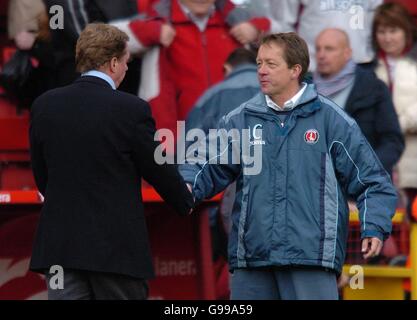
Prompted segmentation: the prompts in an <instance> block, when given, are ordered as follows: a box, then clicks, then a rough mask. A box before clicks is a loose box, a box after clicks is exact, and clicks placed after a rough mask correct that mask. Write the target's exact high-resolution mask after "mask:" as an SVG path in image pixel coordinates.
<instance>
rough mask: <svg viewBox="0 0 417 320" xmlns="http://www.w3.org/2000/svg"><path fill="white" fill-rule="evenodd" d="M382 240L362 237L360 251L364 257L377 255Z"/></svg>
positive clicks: (380, 248)
mask: <svg viewBox="0 0 417 320" xmlns="http://www.w3.org/2000/svg"><path fill="white" fill-rule="evenodd" d="M382 245H383V242H382V241H381V240H380V239H378V238H376V237H372V238H364V239H363V240H362V253H363V258H364V259H369V258H373V257H376V256H378V255H379V253H380V252H381V250H382Z"/></svg>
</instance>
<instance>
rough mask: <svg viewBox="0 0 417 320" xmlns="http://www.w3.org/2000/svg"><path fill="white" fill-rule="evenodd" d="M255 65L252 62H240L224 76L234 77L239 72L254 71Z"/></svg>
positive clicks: (255, 69)
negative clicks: (240, 63)
mask: <svg viewBox="0 0 417 320" xmlns="http://www.w3.org/2000/svg"><path fill="white" fill-rule="evenodd" d="M257 69H258V68H257V67H256V65H254V64H250V63H245V64H242V65H240V66H238V67H236V68H234V69H233V70H232V72H230V73H229V75H228V76H227V77H226V79H230V78H233V77H236V76H237V75H239V74H242V73H245V72H256V71H257Z"/></svg>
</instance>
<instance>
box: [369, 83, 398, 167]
mask: <svg viewBox="0 0 417 320" xmlns="http://www.w3.org/2000/svg"><path fill="white" fill-rule="evenodd" d="M378 82H379V86H378V88H377V90H378V92H380V93H381V97H380V99H379V101H378V106H377V110H378V111H377V119H376V120H377V121H376V123H375V126H376V128H375V129H376V134H377V136H378V145H377V146H376V147H375V153H376V154H377V155H378V158H379V159H380V160H381V162H382V164H383V166H384V168H385V169H386V170H387V171H389V172H391V171H392V167H393V166H394V165H395V164H396V163H397V161H398V160H399V159H400V157H401V154H402V152H403V151H404V137H403V134H402V132H401V129H400V124H399V122H398V117H397V113H396V112H395V109H394V104H393V102H392V98H391V95H390V93H389V91H388V88H387V87H386V86H385V84H384V83H383V82H382V81H380V80H378Z"/></svg>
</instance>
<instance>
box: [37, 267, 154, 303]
mask: <svg viewBox="0 0 417 320" xmlns="http://www.w3.org/2000/svg"><path fill="white" fill-rule="evenodd" d="M45 276H46V284H47V287H48V299H49V300H145V299H146V298H147V297H148V285H147V282H146V280H144V279H138V278H133V277H129V276H125V275H120V274H113V273H103V272H94V271H80V270H72V269H65V270H64V279H63V289H55V288H54V286H52V287H51V278H52V277H53V276H54V275H53V274H48V273H46V275H45ZM52 282H54V279H52Z"/></svg>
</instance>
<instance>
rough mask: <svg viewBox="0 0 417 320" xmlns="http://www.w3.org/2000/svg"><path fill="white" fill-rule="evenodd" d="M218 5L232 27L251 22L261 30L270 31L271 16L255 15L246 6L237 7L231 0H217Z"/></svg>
mask: <svg viewBox="0 0 417 320" xmlns="http://www.w3.org/2000/svg"><path fill="white" fill-rule="evenodd" d="M216 6H217V9H218V10H220V12H221V13H222V16H223V17H224V18H225V20H226V22H227V24H228V25H229V26H231V27H233V26H235V25H237V24H238V23H241V22H250V23H251V24H252V25H254V26H255V28H256V29H258V30H259V31H264V32H268V31H269V30H270V26H271V23H270V20H269V18H267V17H262V16H254V12H252V11H251V10H249V9H247V8H244V7H236V6H235V5H234V4H233V3H232V2H231V1H230V0H217V1H216Z"/></svg>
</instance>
